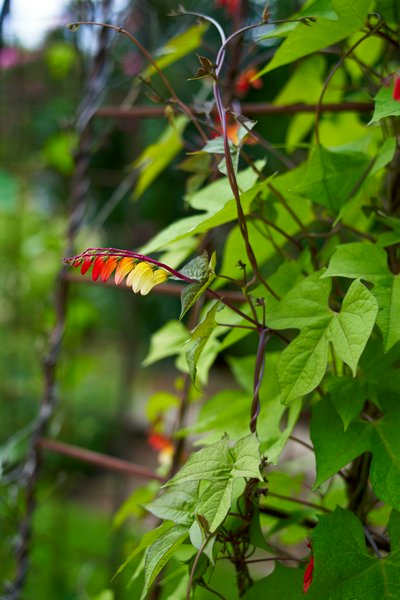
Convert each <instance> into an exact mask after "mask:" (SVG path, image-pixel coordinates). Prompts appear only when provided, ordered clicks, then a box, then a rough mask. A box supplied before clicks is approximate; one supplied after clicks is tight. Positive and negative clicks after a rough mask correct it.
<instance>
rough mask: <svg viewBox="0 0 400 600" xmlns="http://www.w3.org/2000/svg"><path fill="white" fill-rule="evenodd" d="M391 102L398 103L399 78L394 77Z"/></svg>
mask: <svg viewBox="0 0 400 600" xmlns="http://www.w3.org/2000/svg"><path fill="white" fill-rule="evenodd" d="M393 100H397V101H398V102H400V77H396V79H395V80H394V87H393Z"/></svg>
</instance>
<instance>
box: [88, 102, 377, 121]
mask: <svg viewBox="0 0 400 600" xmlns="http://www.w3.org/2000/svg"><path fill="white" fill-rule="evenodd" d="M317 106H318V105H317V104H303V103H296V104H286V105H275V104H268V103H266V102H244V103H243V104H242V105H241V109H242V113H243V114H244V115H246V116H257V115H258V116H262V115H296V114H299V113H315V111H316V109H317ZM190 110H191V111H192V113H193V114H200V112H201V111H199V109H198V108H196V107H194V106H191V107H190ZM373 110H374V104H373V102H330V103H329V102H327V103H325V104H322V105H321V106H320V108H319V113H320V114H321V113H341V112H358V113H371V112H372V111H373ZM216 113H217V110H216V109H213V111H212V113H211V114H214V115H215V114H216ZM95 116H96V117H97V118H99V119H110V118H112V119H146V118H151V119H154V118H157V117H158V118H162V117H165V107H164V106H153V105H150V104H149V105H146V104H143V105H136V106H132V107H131V108H123V107H119V106H104V107H103V108H99V110H98V111H97V112H96V115H95Z"/></svg>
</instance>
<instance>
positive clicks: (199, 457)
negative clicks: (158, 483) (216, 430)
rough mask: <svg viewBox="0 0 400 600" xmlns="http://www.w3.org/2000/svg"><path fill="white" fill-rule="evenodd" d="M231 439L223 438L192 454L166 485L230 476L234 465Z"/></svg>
mask: <svg viewBox="0 0 400 600" xmlns="http://www.w3.org/2000/svg"><path fill="white" fill-rule="evenodd" d="M232 462H233V461H232V457H231V454H230V452H229V440H228V438H227V437H224V438H222V439H221V440H220V441H219V442H217V443H216V444H212V445H211V446H208V447H207V448H203V449H202V450H199V451H198V452H195V453H194V454H191V456H190V457H189V460H188V461H187V463H186V464H185V465H184V466H183V467H182V468H181V470H180V471H178V473H177V474H176V475H174V477H173V478H172V479H170V480H169V481H168V482H167V483H166V484H165V485H168V486H169V485H177V484H181V483H187V482H189V481H200V480H203V479H204V480H208V481H213V480H221V479H226V477H228V476H229V472H230V469H231V467H232Z"/></svg>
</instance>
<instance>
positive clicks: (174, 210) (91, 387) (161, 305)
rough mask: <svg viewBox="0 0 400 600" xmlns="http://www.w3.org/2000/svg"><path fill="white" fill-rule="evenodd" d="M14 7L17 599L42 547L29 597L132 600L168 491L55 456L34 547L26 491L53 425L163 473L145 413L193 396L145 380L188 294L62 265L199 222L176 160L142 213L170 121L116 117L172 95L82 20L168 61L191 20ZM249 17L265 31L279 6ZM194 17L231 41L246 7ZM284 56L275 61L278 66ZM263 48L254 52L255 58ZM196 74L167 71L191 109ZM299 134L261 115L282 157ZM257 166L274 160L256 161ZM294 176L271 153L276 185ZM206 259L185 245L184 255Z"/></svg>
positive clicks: (83, 8)
mask: <svg viewBox="0 0 400 600" xmlns="http://www.w3.org/2000/svg"><path fill="white" fill-rule="evenodd" d="M278 4H279V3H275V4H274V3H272V2H271V6H272V5H273V6H275V5H276V11H277V15H276V16H279V10H282V12H283V13H284V16H285V15H288V14H291V13H292V12H293V11H294V10H295V9H296V7H297V4H301V3H296V2H295V1H294V0H293V2H292V1H291V0H285V2H284V3H283V4H282V3H280V6H281V8H280V7H279V6H278ZM0 5H1V7H2V12H1V48H0V135H1V137H0V140H1V143H0V291H1V293H0V475H1V479H0V589H2V588H4V589H5V590H6V589H11V588H10V587H8V588H7V585H8V586H10V585H11V584H12V582H15V573H16V570H15V569H16V559H15V553H16V554H17V556H19V557H20V563H21V564H20V567H21V565H22V571H23V569H24V556H23V554H24V551H26V550H27V546H28V545H29V555H30V560H31V563H30V565H31V566H30V568H29V570H28V573H27V579H26V585H25V587H24V590H23V592H22V593H21V595H20V596H14V597H21V598H24V599H26V600H46V599H52V600H53V599H54V600H67V599H68V600H75V599H76V600H78V599H79V600H87V599H91V600H112V598H115V599H117V598H118V599H125V598H136V597H139V596H140V585H139V586H137V585H136V584H134V585H133V586H132V587H131V588H130V589H127V588H126V583H127V580H128V579H129V577H130V575H131V574H132V572H133V571H132V569H131V570H129V573H125V574H123V575H122V576H120V577H117V578H115V579H114V580H113V581H112V582H111V578H112V576H113V575H114V573H115V572H116V570H117V568H118V567H119V565H120V564H121V563H122V562H123V561H124V560H125V558H126V555H127V552H128V551H129V549H130V548H132V547H134V545H135V540H136V539H137V538H138V537H139V536H140V534H141V531H140V530H139V528H138V526H137V525H135V524H134V523H133V522H132V521H130V520H129V519H128V516H129V515H132V514H133V515H140V514H141V509H140V508H139V506H138V504H139V503H140V502H145V501H146V498H147V497H148V496H149V495H151V493H152V489H154V486H155V485H157V484H155V483H154V482H150V483H148V482H146V481H143V479H140V478H135V477H127V476H126V475H121V474H117V473H112V472H110V471H105V470H103V469H100V468H97V467H94V466H92V465H90V464H87V463H85V462H79V461H77V460H75V459H73V458H71V457H67V456H65V455H62V454H60V453H50V452H44V453H43V463H42V464H41V465H40V467H41V468H40V469H39V468H38V465H35V464H34V468H33V475H34V477H33V479H35V482H34V487H35V505H34V506H33V505H32V506H29V507H28V513H29V514H30V521H31V525H32V537H31V539H30V540H28V539H25V540H24V539H22V538H23V535H22V534H21V522H23V519H24V515H26V508H27V507H26V505H25V495H24V494H25V492H24V490H26V486H28V488H29V485H30V484H31V483H32V481H31V480H30V477H31V475H32V471H30V470H29V469H30V468H31V467H32V464H33V463H29V461H28V462H26V461H25V456H26V452H27V451H29V443H30V439H31V435H32V432H33V431H34V429H35V427H37V425H38V418H39V429H40V433H45V435H46V436H47V437H50V438H56V439H58V440H62V441H64V442H67V443H68V444H72V445H76V446H80V447H83V448H88V449H91V450H95V451H99V452H102V453H106V454H109V455H112V456H117V457H122V458H124V459H126V460H128V461H133V462H134V463H138V464H141V465H144V466H147V467H148V468H149V469H153V470H155V469H157V468H159V466H160V464H159V463H160V456H159V448H154V447H152V446H151V444H149V427H150V422H149V418H148V417H149V415H148V413H146V401H147V400H148V398H149V397H151V396H152V395H154V394H155V393H157V392H158V391H161V390H167V391H169V392H170V393H171V394H176V393H178V392H179V390H180V386H181V380H180V374H179V372H178V371H177V370H176V369H175V367H174V364H173V362H172V360H171V361H170V362H169V361H168V360H167V361H166V362H164V363H162V366H161V367H160V366H159V365H156V366H152V367H150V368H148V369H146V370H143V369H142V368H141V362H142V361H143V359H144V358H145V356H146V354H147V352H148V349H149V340H150V336H151V334H152V333H153V332H154V331H156V330H157V329H159V328H160V327H161V326H162V325H163V324H165V323H166V322H168V321H169V320H170V319H173V318H176V317H177V316H178V314H179V311H180V303H179V297H174V296H173V295H171V296H160V295H158V294H153V295H150V296H148V297H146V298H145V299H143V298H136V297H135V296H134V295H133V294H132V293H130V291H129V290H128V291H126V290H124V289H116V288H112V287H110V288H107V287H105V286H97V285H91V284H90V282H85V279H84V278H82V280H81V281H79V282H78V281H75V279H73V276H72V275H68V277H69V279H68V286H67V285H65V281H66V279H65V274H64V273H62V271H61V269H62V258H63V257H64V256H66V255H69V254H71V253H78V252H81V251H82V250H84V249H86V248H87V247H90V246H95V247H97V246H104V247H108V246H113V247H117V248H131V249H134V248H139V247H140V246H141V245H143V244H144V243H145V242H146V241H148V240H149V239H150V238H151V237H152V236H153V235H154V234H155V233H157V232H158V231H159V230H160V229H162V228H163V227H164V226H166V225H167V224H169V223H171V222H172V221H174V220H175V219H177V218H178V217H180V216H183V215H187V214H190V213H188V208H187V206H186V205H185V202H184V194H185V181H186V175H185V173H183V172H182V170H179V169H178V168H177V166H178V164H179V162H180V161H182V160H183V158H184V153H183V152H182V153H180V154H179V155H177V156H176V157H175V158H173V159H171V160H172V168H168V169H167V170H165V171H164V172H163V173H162V174H161V175H159V176H158V177H157V179H156V180H155V181H153V182H152V185H151V186H150V187H148V188H147V189H146V190H145V191H144V193H143V194H142V195H141V197H140V199H139V201H133V200H132V198H133V188H134V186H135V181H136V179H135V178H136V175H135V172H134V170H133V168H132V166H133V164H134V162H135V160H136V159H137V158H138V157H139V156H140V154H141V152H142V151H143V149H144V148H145V147H146V146H147V145H148V144H150V143H153V142H154V141H155V140H157V139H158V137H159V136H160V134H161V133H162V131H163V129H164V127H165V123H166V120H165V118H164V117H163V112H162V111H161V112H160V116H161V118H147V116H146V115H143V114H142V115H141V116H140V118H139V117H138V118H131V119H121V118H115V116H114V117H113V116H112V115H111V116H110V113H108V114H107V113H106V111H104V110H103V112H101V110H100V109H101V108H104V107H105V106H108V107H121V106H123V107H130V106H132V105H134V104H135V105H144V104H146V105H151V106H157V103H155V102H154V101H155V100H157V97H155V96H156V94H157V93H159V92H160V90H161V92H160V93H161V94H162V93H163V90H162V86H161V87H160V85H159V82H157V86H158V87H157V89H156V90H155V89H153V88H152V87H151V86H149V85H148V84H146V83H145V84H143V83H142V82H141V81H140V80H139V79H138V77H136V75H138V74H140V73H141V72H142V71H143V69H144V68H145V67H146V61H145V59H144V57H143V55H141V54H140V53H139V52H138V51H137V49H136V48H135V47H134V46H133V45H132V44H131V43H130V42H129V40H127V39H126V38H124V37H122V36H119V35H118V34H116V33H115V32H111V31H105V30H103V29H101V28H99V27H84V26H81V27H80V28H79V29H78V30H77V31H70V30H69V29H68V28H66V24H68V23H71V22H75V21H107V22H111V23H115V24H118V25H119V24H122V25H124V27H125V28H126V29H128V30H129V31H130V32H131V33H133V34H134V35H135V36H137V38H138V39H139V40H140V41H141V43H142V44H143V45H144V46H145V48H146V49H147V50H148V51H149V52H150V53H151V54H153V55H154V54H155V53H156V51H157V49H159V48H160V47H162V46H163V45H164V44H165V43H166V42H167V41H168V40H169V39H170V38H171V37H173V36H176V35H178V34H180V33H183V32H184V31H185V30H186V29H187V28H188V26H189V25H190V23H188V21H187V20H185V19H171V18H170V17H168V16H167V15H168V13H169V12H170V11H171V10H172V9H174V8H176V2H174V1H169V0H168V1H162V0H159V1H157V0H141V1H140V2H139V1H138V2H135V1H128V0H125V1H124V0H96V1H92V0H76V1H69V2H62V1H60V0H46V1H44V0H41V1H40V2H30V1H28V0H3V2H1V3H0ZM243 5H246V11H247V13H246V14H247V16H246V18H247V19H248V20H249V21H251V20H254V19H255V15H259V12H260V10H262V8H263V5H264V2H257V1H253V2H245V3H243ZM283 5H284V6H283ZM185 6H186V8H187V9H190V8H191V7H192V8H195V9H196V10H197V11H204V12H208V11H210V10H212V12H213V14H214V15H215V16H217V17H218V18H219V19H220V20H221V22H222V23H223V24H224V25H226V26H227V28H229V27H232V22H231V21H232V19H233V18H234V16H232V11H231V8H230V3H229V2H218V1H216V2H209V1H205V0H203V1H201V0H200V1H198V2H194V1H193V2H187V3H185ZM273 6H272V7H273ZM269 44H270V42H267V43H266V44H265V45H264V46H262V47H259V48H258V52H259V55H260V56H261V57H263V59H264V60H265V59H266V58H267V57H268V56H269V53H270V48H269ZM203 46H204V47H205V48H206V52H207V53H208V55H211V56H212V55H213V53H214V52H215V49H216V45H215V35H213V34H210V32H207V33H206V34H205V36H204V41H203ZM253 46H254V42H253V41H251V40H250V41H249V42H248V43H247V49H248V52H249V56H250V55H251V52H252V51H253V50H252V49H253ZM249 60H250V59H249ZM196 69H197V61H196V59H195V57H194V52H191V53H190V54H188V56H185V57H184V58H183V59H182V60H181V61H179V62H177V63H175V64H174V65H171V66H170V67H168V69H167V71H166V72H167V73H168V77H169V78H170V81H171V82H172V83H173V84H174V86H175V90H176V92H177V94H178V96H180V97H181V98H182V99H183V100H184V101H187V102H191V101H192V98H193V95H194V94H195V93H197V91H198V90H199V89H200V87H201V84H200V83H198V82H190V83H189V84H188V82H187V79H188V77H190V76H191V75H192V74H193V73H194V72H195V70H196ZM286 77H287V72H286V70H285V68H284V69H280V70H279V72H278V74H277V75H275V72H274V73H273V74H272V75H271V76H270V77H269V83H268V89H266V88H265V87H264V88H263V89H255V88H250V87H249V89H246V100H248V101H252V100H255V101H261V100H262V101H270V100H272V99H273V98H274V96H275V95H276V93H277V91H278V90H279V89H280V87H281V86H282V83H283V82H284V81H285V78H286ZM164 91H165V90H164ZM294 100H296V99H294ZM288 125H289V117H282V118H280V119H274V118H272V119H271V118H266V117H261V118H260V119H259V125H258V128H259V130H260V131H261V132H263V131H264V132H268V135H267V137H268V140H269V141H270V142H271V143H281V142H282V140H284V139H285V135H286V132H287V129H288ZM188 140H189V147H188V148H187V149H189V150H190V149H193V148H196V146H198V140H197V139H196V134H195V131H191V130H190V129H189V132H188ZM300 152H301V150H300ZM252 153H253V154H255V157H257V150H256V149H255V150H254V151H253V150H252ZM262 153H265V150H262ZM282 168H283V166H282V163H281V162H280V159H279V157H278V158H277V157H276V156H275V155H273V154H271V156H270V157H269V164H268V170H269V172H273V171H275V170H280V169H282ZM192 250H193V248H190V247H188V248H184V249H183V256H185V255H188V254H190V252H191V251H192ZM61 275H62V277H61ZM64 322H65V333H64V335H63V337H61V333H60V330H62V328H63V325H64ZM244 351H245V348H244ZM217 373H218V375H217V376H216V379H215V380H212V382H211V386H214V388H215V389H218V387H222V386H223V385H224V378H225V377H226V370H225V365H224V364H220V365H219V367H218V369H217ZM161 401H162V398H161ZM43 407H45V408H46V407H47V408H48V410H49V411H50V413H51V418H49V415H48V414H45V413H46V410H43ZM34 459H37V456H33V459H32V460H34ZM143 485H144V487H143ZM138 486H141V487H138ZM134 490H136V495H134V496H131V494H132V492H134ZM124 503H125V504H124ZM121 507H122V508H121ZM32 508H35V510H34V511H32ZM29 511H30V512H29ZM145 526H146V524H145V525H144V527H145ZM21 535H22V538H21ZM28 542H29V544H28ZM24 544H25V545H24ZM18 553H19V554H18ZM20 575H21V576H23V575H24V573H23V572H22V573H20ZM138 590H139V591H138ZM4 593H5V594H6V595H5V596H4V597H5V598H11V597H12V596H11V595H7V592H4ZM232 598H233V596H232Z"/></svg>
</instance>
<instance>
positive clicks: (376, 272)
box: [322, 242, 388, 281]
mask: <svg viewBox="0 0 400 600" xmlns="http://www.w3.org/2000/svg"><path fill="white" fill-rule="evenodd" d="M387 273H388V268H387V259H386V252H385V251H384V250H383V248H380V247H379V246H377V245H376V244H369V243H366V242H362V243H361V242H354V243H351V244H341V245H340V246H337V248H336V251H335V253H334V255H333V256H332V258H331V260H330V262H329V265H328V268H327V270H326V271H325V273H323V275H322V277H349V278H351V279H365V280H366V281H374V280H375V279H376V278H378V277H385V276H386V275H387Z"/></svg>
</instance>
